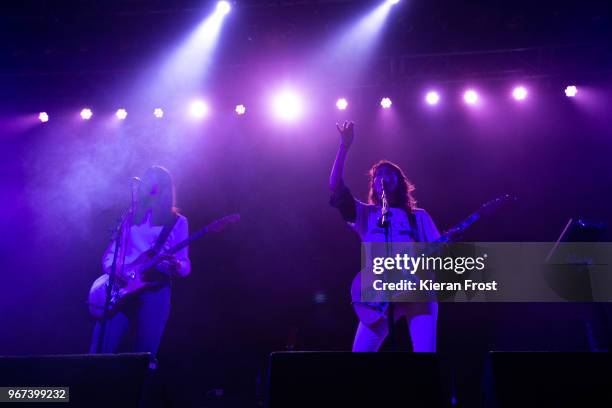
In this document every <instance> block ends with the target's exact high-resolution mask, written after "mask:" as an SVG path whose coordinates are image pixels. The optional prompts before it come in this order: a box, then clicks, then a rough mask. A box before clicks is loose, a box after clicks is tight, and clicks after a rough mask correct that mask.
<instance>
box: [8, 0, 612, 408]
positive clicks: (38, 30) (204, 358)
mask: <svg viewBox="0 0 612 408" xmlns="http://www.w3.org/2000/svg"><path fill="white" fill-rule="evenodd" d="M375 4H376V3H373V2H361V1H345V2H325V1H322V2H308V1H307V2H299V3H298V2H290V1H287V2H285V1H277V2H264V1H246V2H241V3H239V4H234V9H233V10H232V12H231V13H230V14H229V15H228V17H227V21H226V22H225V26H224V28H223V31H222V33H221V36H220V42H219V44H218V46H217V51H216V53H215V56H214V61H213V62H214V63H213V65H212V69H211V72H210V75H209V76H208V77H207V79H206V82H205V83H204V84H202V85H201V88H199V89H196V90H195V93H198V92H201V93H202V94H205V95H207V96H208V100H209V101H210V103H211V105H212V106H213V113H212V115H211V116H210V117H209V118H207V119H206V120H205V121H203V122H199V123H192V122H189V121H186V120H184V119H183V117H182V111H181V109H183V108H181V107H180V104H179V103H178V101H176V100H167V101H163V100H160V101H156V100H145V99H143V98H140V95H141V93H142V94H144V91H143V88H142V86H143V85H142V83H143V81H142V79H143V77H146V76H147V73H148V72H149V70H150V69H152V67H154V66H157V65H159V62H160V61H161V60H163V57H164V55H167V54H168V52H169V51H170V50H171V49H173V48H174V47H175V46H176V45H177V44H180V41H181V39H182V38H184V37H185V36H186V35H187V34H188V33H189V32H190V31H191V30H192V29H193V27H194V26H195V25H197V23H198V22H199V21H200V20H201V19H202V18H203V17H204V16H206V15H207V14H208V12H209V10H210V9H211V8H212V7H213V3H205V2H195V1H187V0H185V1H174V2H171V4H170V2H162V1H123V2H120V1H110V2H108V1H104V2H102V1H66V2H61V3H60V2H54V1H22V2H15V3H14V4H13V5H3V6H2V11H1V13H2V14H1V17H0V27H1V30H2V32H3V35H2V43H1V48H0V53H1V59H2V64H1V66H0V98H1V99H0V108H1V111H0V135H1V138H2V140H1V143H2V149H1V153H0V159H1V161H0V172H1V173H0V174H1V175H2V186H1V191H2V195H1V197H2V207H1V209H2V211H1V214H2V215H1V216H0V222H1V225H2V245H1V248H2V250H1V265H0V266H1V268H2V277H3V291H2V292H3V295H2V296H1V297H0V327H1V332H2V335H1V336H0V354H4V355H13V354H48V353H81V352H86V351H87V348H88V343H89V335H90V330H91V327H92V321H91V320H90V318H89V316H88V313H87V308H86V305H85V300H86V296H87V291H88V289H89V286H90V284H91V282H92V281H93V280H94V279H95V278H96V277H97V276H98V275H99V273H100V268H99V264H100V258H101V254H102V251H103V250H104V248H105V246H106V243H107V242H108V238H109V231H108V229H109V228H112V226H113V225H114V222H115V220H116V218H117V217H118V215H119V214H120V212H121V209H122V208H124V207H125V206H126V205H127V204H128V201H129V179H130V177H131V176H133V175H138V174H142V172H143V171H144V170H145V169H146V168H147V167H148V166H150V165H152V164H161V165H164V166H166V167H167V168H168V169H169V170H170V171H171V173H172V174H173V176H174V179H175V182H176V187H177V198H178V200H177V201H178V206H179V207H180V208H181V211H182V213H183V214H185V215H186V216H187V217H188V218H189V222H190V227H191V230H192V231H196V230H197V229H199V228H201V227H202V226H204V225H206V224H207V223H208V222H210V221H212V220H213V219H215V218H217V217H220V216H222V215H225V214H228V213H232V212H239V213H240V214H241V216H242V220H241V222H240V224H238V225H235V226H233V227H231V228H229V229H228V230H226V231H224V232H223V233H221V234H218V235H212V236H207V237H205V238H204V239H202V240H201V241H198V242H196V243H195V244H194V245H193V246H192V247H191V249H190V255H191V259H192V265H193V272H192V274H191V276H189V277H188V278H187V279H186V280H184V281H179V282H176V285H175V287H174V291H173V305H172V313H171V317H170V320H169V322H168V326H167V328H166V332H165V335H164V338H163V341H162V345H161V349H160V356H159V357H160V361H161V367H162V373H163V376H164V377H163V378H165V381H163V384H164V386H163V387H162V388H161V389H162V391H160V392H162V393H163V394H164V395H165V396H166V397H167V398H168V399H170V400H172V401H174V402H176V403H177V404H181V405H185V404H187V403H188V402H189V403H192V402H194V401H197V400H202V399H205V397H204V396H203V395H202V394H204V391H206V390H208V389H212V388H215V387H217V388H224V389H226V396H225V397H224V398H226V399H230V398H235V399H241V398H242V399H243V401H254V400H255V395H256V394H261V391H262V389H263V388H262V383H261V381H263V380H262V375H263V374H262V373H263V370H264V367H265V356H266V354H267V353H268V352H270V351H273V350H283V349H286V348H287V345H288V344H291V346H292V347H294V348H295V349H297V350H349V349H350V347H351V343H352V337H353V334H354V329H355V326H356V318H355V317H354V314H353V312H352V310H351V307H350V299H349V293H348V288H349V284H350V281H351V279H352V277H353V275H354V274H355V273H356V271H357V270H358V269H359V241H358V239H357V237H356V236H354V234H352V233H351V231H350V230H349V229H348V228H347V227H346V226H345V225H344V224H343V222H342V221H341V218H340V216H339V215H338V214H337V213H336V211H335V210H334V209H332V208H331V207H329V205H328V187H327V181H328V176H329V170H330V168H331V164H332V162H333V159H334V155H335V152H336V148H337V145H338V136H337V134H336V131H335V128H334V125H335V123H336V122H337V121H342V120H345V119H351V120H354V121H355V122H356V141H355V143H354V146H353V148H352V150H351V152H350V155H349V159H348V164H347V168H346V175H345V176H346V177H345V179H346V183H347V184H348V185H349V186H350V187H351V189H352V191H353V192H354V193H355V195H357V196H358V197H360V198H361V199H364V200H365V198H366V192H367V191H366V187H367V186H366V182H367V178H366V176H365V173H366V171H367V170H368V169H369V167H370V166H371V165H372V164H373V163H374V162H376V161H377V160H379V159H381V158H386V159H389V160H392V161H394V162H396V163H398V164H399V165H400V166H401V167H402V168H403V169H404V171H405V172H406V174H407V175H408V176H409V178H410V179H411V180H412V181H413V182H414V183H415V184H416V186H417V190H416V191H415V196H416V198H417V200H418V202H419V206H420V207H422V208H425V209H427V211H428V212H429V213H430V214H431V216H432V217H433V219H434V221H435V222H436V224H437V226H438V228H439V229H441V230H444V229H447V228H450V227H451V226H453V225H454V224H455V223H457V222H459V221H460V220H462V218H463V217H465V216H467V215H468V214H469V213H470V212H472V211H474V210H475V209H477V208H478V206H479V205H480V204H481V203H483V202H484V201H487V200H489V199H492V198H494V197H496V196H499V195H501V194H504V193H512V194H515V195H516V196H517V197H518V198H519V201H518V203H517V204H516V205H515V206H513V207H510V208H506V209H504V210H503V211H502V212H500V213H497V214H495V215H494V216H492V217H490V218H487V219H485V220H483V221H482V222H480V223H479V224H477V225H476V226H474V228H473V229H472V230H470V231H469V232H468V233H467V234H466V237H465V239H466V240H477V241H487V240H490V241H554V240H556V238H557V236H558V235H559V233H560V231H561V229H562V228H563V226H564V225H565V223H566V222H567V220H568V219H569V218H570V217H575V216H583V217H585V218H586V219H590V220H594V221H602V222H605V223H606V224H609V223H610V221H611V215H610V210H609V209H610V205H609V199H610V194H611V193H610V192H611V191H612V181H611V180H612V178H611V177H610V176H611V173H612V161H611V160H610V157H611V154H610V153H611V151H612V149H611V147H612V139H611V138H612V132H611V131H612V125H611V124H610V119H609V116H610V115H609V111H610V108H609V106H610V102H611V100H612V89H611V78H610V73H611V68H612V66H611V62H612V53H611V48H610V42H609V38H610V34H611V33H610V31H611V28H610V27H612V21H611V13H610V10H608V9H607V7H606V5H605V3H604V2H601V3H596V2H584V1H582V2H523V1H519V2H516V1H514V2H506V1H486V2H485V1H471V2H442V1H412V2H410V1H403V2H402V3H400V4H399V5H398V6H396V7H397V8H396V9H393V10H392V11H391V14H390V15H389V17H388V20H387V22H386V24H385V27H384V30H383V32H382V35H381V38H380V39H379V41H378V43H377V45H376V47H375V48H374V50H373V51H372V53H371V54H369V55H367V56H361V55H352V56H351V55H350V53H349V56H348V57H346V58H347V60H346V61H347V62H346V63H344V62H343V61H344V60H343V59H340V60H338V58H334V56H330V57H329V60H330V61H333V65H332V68H333V69H330V68H329V66H328V67H327V69H326V70H323V69H321V70H318V68H317V69H315V68H313V67H312V65H311V61H312V60H314V59H315V58H322V59H324V60H325V59H326V56H325V55H321V54H320V50H321V49H323V44H325V43H326V41H327V40H329V38H332V37H333V36H334V35H335V34H336V33H337V32H339V29H341V28H342V27H345V26H346V25H347V24H350V23H351V22H352V21H354V20H356V19H357V18H359V16H361V15H363V14H365V12H366V11H367V10H370V9H371V8H372V7H374V5H375ZM336 57H337V56H336ZM351 58H354V59H355V60H356V61H361V62H362V63H363V67H361V68H363V69H364V71H363V73H362V75H360V76H357V77H354V78H353V77H351V80H350V81H348V80H347V79H346V78H347V77H348V76H345V75H344V74H345V73H346V72H347V70H348V71H350V70H352V69H355V70H356V67H355V66H354V65H353V64H352V63H349V61H352V60H351ZM283 81H286V82H289V83H292V84H295V85H296V87H297V88H299V89H301V90H303V91H304V93H305V94H307V95H308V100H309V110H308V111H307V113H306V115H305V117H304V118H303V120H302V121H300V122H298V123H297V124H295V125H278V124H275V123H274V122H273V121H272V119H271V118H270V115H269V114H268V112H267V108H266V105H265V102H264V100H265V96H266V95H267V93H269V92H271V91H272V90H273V89H274V87H275V84H276V83H282V82H283ZM517 83H521V84H524V85H525V86H527V87H528V88H529V92H530V95H529V98H528V100H527V101H526V102H525V103H523V104H517V103H516V102H515V101H513V100H512V99H511V98H510V97H509V93H510V91H511V89H512V87H513V86H514V85H515V84H517ZM571 83H573V84H576V85H578V87H579V97H578V98H575V99H570V98H566V97H565V96H564V94H563V89H564V88H565V86H566V85H568V84H571ZM468 85H475V86H476V87H477V89H478V90H479V91H480V92H481V96H482V98H483V105H482V106H481V107H479V108H477V109H471V108H468V107H466V106H465V105H464V104H462V103H461V101H460V98H461V92H462V91H463V89H464V87H466V86H468ZM430 86H435V87H437V89H439V90H440V91H441V93H442V98H443V99H442V104H441V105H439V106H437V107H435V109H430V108H428V107H426V106H425V105H424V104H423V103H422V95H423V92H424V90H426V89H427V88H428V87H430ZM341 95H342V96H345V97H347V98H348V99H349V104H350V105H349V109H348V110H347V111H345V112H340V111H338V110H336V109H335V107H334V104H335V100H336V98H338V97H339V96H341ZM189 96H190V95H189ZM382 96H390V97H391V98H392V99H393V107H392V109H391V110H389V111H382V110H381V109H380V107H379V105H378V103H379V100H380V98H381V97H382ZM238 101H239V102H241V103H244V104H245V105H246V106H247V115H245V116H244V117H238V116H236V115H235V114H233V112H232V110H233V106H234V105H235V104H236V103H238ZM159 103H161V105H163V106H164V108H165V109H166V116H165V117H164V119H163V120H161V121H156V120H155V119H154V118H153V117H152V116H151V114H150V112H151V109H152V108H153V107H154V106H157V104H159ZM83 106H91V107H92V108H93V109H94V115H95V116H94V118H93V119H92V120H91V121H89V122H84V121H80V120H78V119H77V116H78V112H79V110H80V109H81V108H82V107H83ZM119 106H125V107H126V108H127V109H128V112H129V116H128V119H127V120H126V121H125V122H124V123H115V122H113V121H112V115H113V113H114V110H115V109H116V108H117V107H119ZM41 110H46V111H47V112H49V114H50V116H51V120H50V122H48V123H46V124H44V125H43V124H39V123H37V122H36V119H35V117H36V114H37V112H38V111H41ZM593 313H594V311H593V309H592V308H591V305H583V304H498V305H490V304H443V305H441V306H440V318H439V331H438V344H439V352H440V355H441V357H442V358H443V361H444V366H445V376H446V377H445V381H446V382H447V384H454V386H453V387H450V386H449V388H454V392H455V393H456V394H457V396H458V398H459V402H460V403H463V404H466V405H468V406H470V405H472V403H473V401H476V400H477V399H478V389H479V382H478V381H479V378H480V377H479V376H480V370H481V368H482V356H483V354H484V352H486V350H490V349H498V350H589V349H590V344H589V337H588V335H587V329H588V326H587V324H586V323H587V322H588V321H590V320H589V319H592V317H593V315H594V314H593ZM404 336H405V335H404ZM294 339H295V341H294Z"/></svg>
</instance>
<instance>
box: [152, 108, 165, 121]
mask: <svg viewBox="0 0 612 408" xmlns="http://www.w3.org/2000/svg"><path fill="white" fill-rule="evenodd" d="M153 116H155V117H156V118H157V119H161V118H163V117H164V110H163V109H162V108H155V109H153Z"/></svg>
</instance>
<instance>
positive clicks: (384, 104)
mask: <svg viewBox="0 0 612 408" xmlns="http://www.w3.org/2000/svg"><path fill="white" fill-rule="evenodd" d="M391 104H392V102H391V98H387V97H384V98H382V99H381V100H380V106H382V107H383V109H389V108H390V107H391Z"/></svg>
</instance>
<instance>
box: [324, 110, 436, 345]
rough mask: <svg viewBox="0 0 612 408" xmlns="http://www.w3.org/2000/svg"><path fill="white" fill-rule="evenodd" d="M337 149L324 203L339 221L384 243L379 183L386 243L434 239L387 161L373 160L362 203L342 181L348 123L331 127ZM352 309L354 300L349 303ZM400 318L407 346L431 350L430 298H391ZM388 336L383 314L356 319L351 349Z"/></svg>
mask: <svg viewBox="0 0 612 408" xmlns="http://www.w3.org/2000/svg"><path fill="white" fill-rule="evenodd" d="M337 129H338V132H339V133H340V147H339V149H338V153H337V155H336V160H335V162H334V165H333V167H332V171H331V175H330V179H329V188H330V190H331V200H330V203H331V205H332V206H333V207H335V208H337V209H338V210H339V211H340V213H341V215H342V217H343V219H344V220H345V221H346V222H347V223H348V224H349V225H350V226H351V227H352V228H353V230H354V231H355V232H356V233H357V234H358V235H359V238H360V239H361V241H362V242H385V233H384V229H383V228H381V227H380V225H379V217H380V214H381V206H382V200H381V196H382V192H383V186H384V190H385V194H386V196H387V201H388V203H389V207H390V208H389V222H390V228H389V234H390V241H391V242H431V241H435V240H436V239H438V238H439V237H440V233H439V232H438V229H437V228H436V226H435V224H434V222H433V221H432V219H431V217H430V216H429V214H428V213H427V212H426V211H425V210H423V209H420V208H417V207H416V201H415V199H414V198H413V196H412V191H413V190H414V185H413V184H412V183H411V182H410V181H409V180H408V179H407V178H406V176H405V175H404V173H403V172H402V170H401V169H400V168H399V167H398V166H397V165H396V164H393V163H391V162H389V161H386V160H382V161H380V162H378V163H376V164H375V165H374V166H372V168H371V169H370V171H369V194H368V203H367V204H366V203H363V202H361V201H359V200H357V199H355V198H354V197H353V195H352V194H351V192H350V190H349V189H348V188H347V187H346V186H345V184H344V180H343V172H344V163H345V161H346V156H347V154H348V151H349V149H350V147H351V144H352V143H353V138H354V124H353V123H352V122H344V123H343V124H342V125H337ZM355 306H356V307H357V306H359V304H356V305H355ZM402 316H404V317H405V318H406V320H407V323H408V329H409V331H410V338H411V340H412V346H413V350H414V351H416V352H434V351H435V350H436V323H437V317H438V304H437V303H436V302H414V303H406V302H397V303H395V304H394V320H397V319H399V318H401V317H402ZM387 334H388V322H387V317H386V316H385V315H383V316H381V318H379V319H376V320H375V321H368V322H367V323H364V321H360V322H359V326H358V327H357V332H356V334H355V340H354V343H353V351H378V349H379V348H380V346H381V345H382V342H383V341H384V339H385V337H386V336H387Z"/></svg>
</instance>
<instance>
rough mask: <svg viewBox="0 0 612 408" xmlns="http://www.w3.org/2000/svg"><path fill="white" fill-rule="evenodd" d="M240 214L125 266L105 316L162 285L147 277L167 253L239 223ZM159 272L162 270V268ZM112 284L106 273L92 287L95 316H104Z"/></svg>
mask: <svg viewBox="0 0 612 408" xmlns="http://www.w3.org/2000/svg"><path fill="white" fill-rule="evenodd" d="M239 220H240V214H232V215H228V216H226V217H223V218H220V219H218V220H216V221H213V222H211V223H210V224H208V225H207V226H206V227H204V228H202V229H201V230H199V231H198V232H196V233H194V234H192V235H191V236H190V237H189V238H187V239H185V240H183V241H181V242H179V243H178V244H176V245H174V246H173V247H172V248H170V249H169V250H168V251H166V252H163V253H155V252H154V251H153V250H152V249H150V250H148V251H145V252H143V253H142V254H140V255H139V256H138V258H136V259H135V260H133V261H132V262H130V263H129V264H125V265H124V266H123V273H121V274H120V273H117V275H116V277H115V283H114V285H113V287H112V288H111V298H110V302H109V305H108V309H107V310H106V316H107V317H109V316H112V315H113V314H115V313H116V312H117V311H118V310H119V309H120V308H121V306H122V305H123V304H124V303H125V301H126V300H128V299H130V298H131V297H133V296H135V295H137V294H139V293H141V292H142V291H144V290H146V289H148V288H151V287H154V286H156V285H158V284H159V282H158V281H151V280H147V277H146V274H147V272H149V271H150V270H151V269H153V268H154V267H155V266H156V265H157V264H159V263H160V262H161V261H163V260H164V259H165V257H166V256H167V255H172V254H174V253H176V252H178V251H180V250H181V249H183V248H185V247H186V246H189V245H190V244H191V243H192V242H193V241H195V240H197V239H199V238H201V237H203V236H204V235H206V234H207V233H209V232H219V231H222V230H223V229H225V227H227V226H228V225H229V224H232V223H235V222H238V221H239ZM156 272H157V271H156ZM159 273H162V272H161V271H160V272H159ZM108 285H109V275H108V274H106V273H105V274H104V275H102V276H100V277H99V278H98V279H96V280H95V281H94V283H93V285H91V289H90V290H89V300H88V304H89V313H90V314H91V315H92V316H93V317H94V318H96V319H101V318H103V317H104V309H105V306H106V296H107V288H108Z"/></svg>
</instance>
